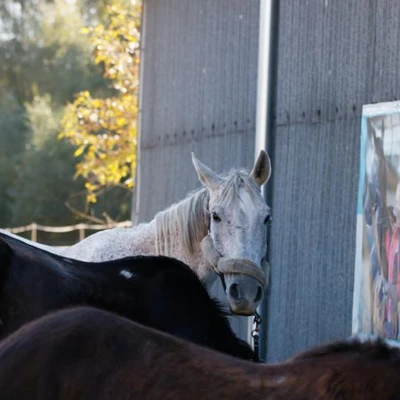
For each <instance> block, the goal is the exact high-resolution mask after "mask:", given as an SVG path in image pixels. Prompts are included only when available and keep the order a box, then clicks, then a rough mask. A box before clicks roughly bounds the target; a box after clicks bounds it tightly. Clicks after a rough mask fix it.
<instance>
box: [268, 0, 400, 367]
mask: <svg viewBox="0 0 400 400" xmlns="http://www.w3.org/2000/svg"><path fill="white" fill-rule="evenodd" d="M399 17H400V2H398V1H395V0H369V1H364V0H357V1H347V2H346V1H332V0H303V1H297V0H281V1H280V9H279V40H278V62H277V75H276V101H275V109H276V115H275V118H276V122H275V129H274V130H275V132H274V142H275V145H274V152H275V154H274V184H273V216H274V223H273V227H272V232H271V265H272V279H271V281H272V282H271V293H270V298H269V307H268V360H269V361H277V360H282V359H284V358H286V357H287V356H290V355H293V354H294V353H295V352H297V351H300V350H304V349H305V348H309V347H311V346H314V345H316V344H318V343H321V342H325V341H328V340H332V339H338V338H344V337H346V336H348V335H350V333H351V309H352V290H353V279H354V278H353V274H354V256H355V228H356V203H357V190H358V187H357V185H358V173H359V172H358V165H359V137H360V114H361V107H362V104H365V103H371V102H378V101H389V100H393V99H399V98H400V87H399V72H398V71H399V65H400V53H399V40H398V38H399V37H400V36H399V33H400V32H399V24H398V21H399Z"/></svg>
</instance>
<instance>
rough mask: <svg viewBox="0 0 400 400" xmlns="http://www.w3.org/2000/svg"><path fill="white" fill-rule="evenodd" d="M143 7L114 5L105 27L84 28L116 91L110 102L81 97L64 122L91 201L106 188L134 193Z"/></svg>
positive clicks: (124, 1) (116, 1)
mask: <svg viewBox="0 0 400 400" xmlns="http://www.w3.org/2000/svg"><path fill="white" fill-rule="evenodd" d="M140 10H141V9H140V5H139V4H137V3H133V2H132V1H130V0H112V1H111V2H110V4H109V5H108V6H107V7H106V8H105V11H104V15H105V19H106V22H105V23H104V24H97V25H96V26H95V27H93V28H86V29H85V32H86V33H88V35H89V40H90V43H91V44H92V46H93V47H94V51H93V53H94V62H95V64H96V65H99V64H100V65H101V66H102V67H103V68H104V76H105V77H106V78H107V79H109V81H110V83H111V86H112V88H113V89H114V91H115V94H114V95H113V96H108V97H106V98H99V97H93V96H92V95H91V93H90V91H89V90H87V91H83V92H81V93H79V95H78V96H77V98H76V100H75V101H74V102H73V103H72V104H70V105H69V106H68V107H67V108H66V110H65V114H64V117H63V119H62V132H61V134H60V138H66V139H68V140H69V141H70V143H71V144H73V145H74V146H75V147H76V151H75V156H76V157H80V161H79V163H78V164H77V170H76V176H81V177H83V178H84V179H85V180H86V185H85V186H86V189H87V191H88V196H87V199H88V201H89V202H93V203H94V202H96V201H97V195H98V194H99V193H103V192H104V189H105V188H110V187H111V188H112V187H125V188H127V189H129V190H130V189H131V188H132V187H133V183H134V171H135V166H136V135H137V128H136V122H137V90H138V81H139V79H138V75H139V25H140Z"/></svg>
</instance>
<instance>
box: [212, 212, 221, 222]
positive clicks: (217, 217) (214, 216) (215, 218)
mask: <svg viewBox="0 0 400 400" xmlns="http://www.w3.org/2000/svg"><path fill="white" fill-rule="evenodd" d="M211 216H212V219H213V220H214V221H215V222H221V218H220V217H219V215H218V214H217V213H216V212H213V213H212V214H211Z"/></svg>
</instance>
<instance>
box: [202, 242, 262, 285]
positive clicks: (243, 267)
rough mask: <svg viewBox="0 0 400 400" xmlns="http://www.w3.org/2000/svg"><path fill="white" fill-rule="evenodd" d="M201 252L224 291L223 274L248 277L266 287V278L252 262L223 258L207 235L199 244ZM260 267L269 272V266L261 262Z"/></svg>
mask: <svg viewBox="0 0 400 400" xmlns="http://www.w3.org/2000/svg"><path fill="white" fill-rule="evenodd" d="M200 246H201V251H202V253H203V256H204V258H205V259H206V260H207V262H208V263H209V264H210V265H211V267H212V269H213V271H214V272H215V273H216V274H217V275H218V276H219V277H220V278H221V281H222V285H223V286H224V290H225V280H224V279H223V275H224V274H243V275H248V276H251V277H252V278H254V279H255V280H257V281H258V282H259V283H260V285H261V286H262V287H263V289H264V290H265V288H266V287H267V284H268V282H267V276H266V275H265V273H264V271H263V270H262V269H261V268H259V267H258V266H257V264H255V263H254V262H253V261H250V260H246V259H244V258H229V257H223V256H221V254H220V253H219V252H218V250H217V249H216V248H215V246H214V242H213V240H212V238H211V236H210V235H207V236H206V237H205V238H204V239H203V240H202V241H201V243H200ZM262 264H263V265H262V267H263V268H266V271H267V272H268V270H269V264H268V263H267V262H266V261H263V263H262Z"/></svg>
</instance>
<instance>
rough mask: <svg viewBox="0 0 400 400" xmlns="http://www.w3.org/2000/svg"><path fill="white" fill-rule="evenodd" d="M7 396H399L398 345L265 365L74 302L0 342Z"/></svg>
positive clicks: (1, 381)
mask: <svg viewBox="0 0 400 400" xmlns="http://www.w3.org/2000/svg"><path fill="white" fill-rule="evenodd" d="M0 397H1V398H2V399H4V400H83V399H85V400H92V399H96V400H116V399H118V400H120V399H124V400H134V399H135V400H136V399H147V400H155V399H157V400H159V399H163V400H164V399H165V400H168V399H174V400H189V399H190V400H196V399H199V400H213V399H215V400H221V399H244V400H252V399H270V400H271V399H274V400H280V399H282V400H283V399H285V400H306V399H309V400H318V399H321V400H328V399H329V400H334V399H360V400H361V399H363V400H377V399H385V400H390V399H392V400H394V399H399V398H400V351H399V350H398V349H397V348H391V347H389V346H387V345H386V344H384V343H383V342H381V341H375V342H372V341H371V342H366V343H360V342H341V343H335V344H331V345H328V346H323V347H320V348H318V349H316V350H312V351H309V352H306V353H303V354H300V355H299V356H297V357H295V358H293V359H291V360H289V361H288V362H285V363H283V364H276V365H269V366H262V365H257V364H254V363H250V362H246V361H241V360H238V359H235V358H232V357H230V356H226V355H223V354H221V353H217V352H214V351H212V350H209V349H206V348H203V347H200V346H198V345H195V344H193V343H189V342H185V341H183V340H181V339H177V338H174V337H172V336H170V335H167V334H164V333H161V332H159V331H156V330H153V329H151V328H147V327H144V326H141V325H138V324H136V323H133V322H131V321H129V320H127V319H124V318H122V317H118V316H116V315H114V314H111V313H108V312H105V311H101V310H97V309H93V308H75V309H70V310H64V311H59V312H57V313H54V314H51V315H49V316H47V317H42V318H41V319H39V320H36V321H34V322H32V323H30V324H27V325H25V326H24V327H22V328H21V329H20V330H18V331H17V332H15V333H14V334H12V335H11V336H10V337H8V338H7V339H5V340H4V341H3V342H2V343H1V344H0Z"/></svg>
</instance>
